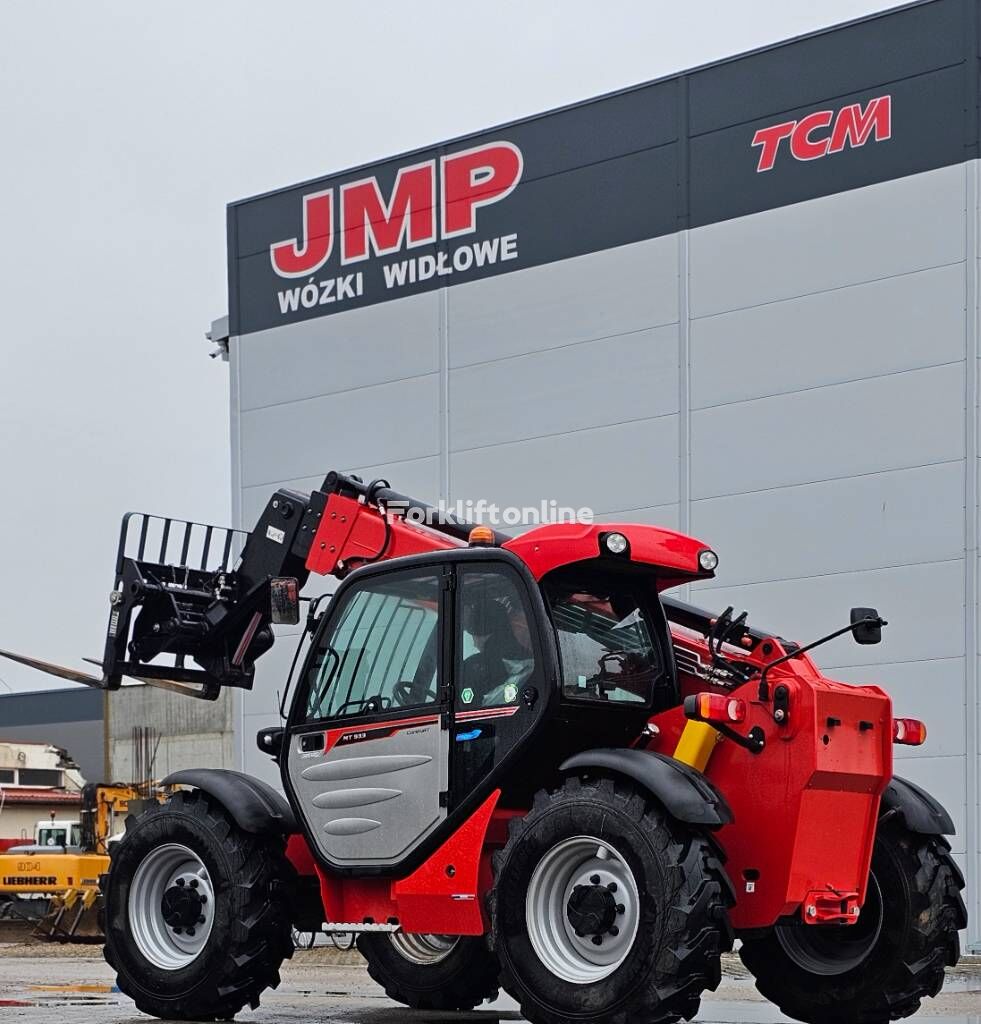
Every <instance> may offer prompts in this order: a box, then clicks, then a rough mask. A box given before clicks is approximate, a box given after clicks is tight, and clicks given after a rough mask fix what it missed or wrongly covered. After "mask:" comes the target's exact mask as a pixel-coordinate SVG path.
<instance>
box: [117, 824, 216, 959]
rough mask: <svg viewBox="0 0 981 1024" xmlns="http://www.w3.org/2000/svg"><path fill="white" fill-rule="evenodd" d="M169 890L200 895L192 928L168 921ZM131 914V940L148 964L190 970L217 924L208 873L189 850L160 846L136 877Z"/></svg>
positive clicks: (181, 847) (130, 893) (176, 845)
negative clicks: (166, 908) (166, 911)
mask: <svg viewBox="0 0 981 1024" xmlns="http://www.w3.org/2000/svg"><path fill="white" fill-rule="evenodd" d="M171 890H174V891H175V892H177V891H180V890H185V891H188V892H193V893H195V894H196V896H197V899H198V902H199V907H198V908H197V910H198V913H197V915H196V917H195V920H194V923H193V924H190V923H188V924H184V923H181V924H177V925H172V924H168V923H167V920H166V919H165V917H164V897H165V895H166V894H167V893H169V892H170V891H171ZM128 911H129V925H130V931H131V932H132V933H133V941H134V942H135V943H136V948H137V949H138V950H139V951H140V953H141V954H142V955H143V956H144V957H146V959H147V960H149V961H150V963H152V964H153V965H154V966H156V967H160V968H162V969H163V970H165V971H177V970H180V969H181V968H182V967H187V965H188V964H190V963H192V962H193V961H194V960H196V959H197V958H198V956H199V955H200V953H201V951H202V950H203V949H204V947H205V944H206V943H207V941H208V937H209V936H210V935H211V928H212V926H213V925H214V920H215V892H214V886H213V885H212V882H211V876H210V875H209V874H208V869H207V868H206V867H205V866H204V864H203V863H202V861H201V858H200V857H198V855H197V854H196V853H194V852H193V851H192V850H190V849H189V848H188V847H186V846H181V845H180V844H178V843H167V844H166V845H165V846H160V847H157V849H155V850H152V851H151V852H150V853H148V854H147V855H146V857H144V858H143V861H142V862H141V863H140V866H139V867H138V868H137V869H136V873H135V874H134V875H133V881H132V883H131V884H130V889H129V904H128ZM201 918H204V920H203V921H202V920H201Z"/></svg>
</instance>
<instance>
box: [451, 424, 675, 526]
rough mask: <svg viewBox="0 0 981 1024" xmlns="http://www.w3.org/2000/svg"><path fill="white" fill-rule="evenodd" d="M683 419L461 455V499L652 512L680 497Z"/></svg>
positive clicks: (456, 485) (457, 467) (454, 474)
mask: <svg viewBox="0 0 981 1024" xmlns="http://www.w3.org/2000/svg"><path fill="white" fill-rule="evenodd" d="M677 463H678V417H677V416H662V417H660V418H658V419H654V420H644V421H641V422H639V423H628V424H625V425H622V426H615V427H600V428H598V429H596V430H580V431H576V432H575V433H572V434H562V435H560V436H558V437H545V438H539V439H537V440H534V441H519V442H516V443H514V444H505V445H496V446H495V447H493V448H478V449H475V450H474V451H469V452H463V453H459V454H454V455H453V456H451V459H450V481H451V493H452V497H453V498H455V499H463V500H466V499H470V500H479V499H480V498H485V499H487V500H488V501H494V502H497V503H498V504H499V505H516V506H522V505H528V504H537V503H538V502H540V501H542V500H543V499H545V500H550V499H554V500H555V501H557V502H558V503H559V504H560V505H569V506H573V507H576V508H581V507H591V508H592V509H593V511H594V512H596V513H601V512H605V511H609V510H611V509H629V508H646V507H648V506H651V505H664V504H667V503H668V502H672V501H677V499H678V467H677Z"/></svg>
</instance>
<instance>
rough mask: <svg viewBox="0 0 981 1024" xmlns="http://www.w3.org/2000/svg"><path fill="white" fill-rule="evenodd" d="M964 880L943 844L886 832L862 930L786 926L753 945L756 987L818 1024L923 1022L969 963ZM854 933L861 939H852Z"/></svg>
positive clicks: (746, 956)
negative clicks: (930, 1003)
mask: <svg viewBox="0 0 981 1024" xmlns="http://www.w3.org/2000/svg"><path fill="white" fill-rule="evenodd" d="M963 888H964V878H963V876H962V875H961V873H960V871H959V870H958V868H957V865H956V864H954V862H953V860H952V859H951V856H950V845H949V844H948V843H947V842H946V840H944V839H943V838H942V837H941V836H923V835H917V834H915V833H913V832H910V831H908V830H907V829H906V828H905V826H903V824H902V823H901V821H899V820H898V819H891V820H886V821H883V822H881V823H880V825H879V831H878V834H877V836H876V840H875V848H874V851H873V854H872V871H871V878H870V882H869V893H868V896H867V898H866V904H865V907H863V910H862V914H861V915H860V917H859V919H858V921H857V922H856V923H855V924H854V925H849V926H847V927H843V926H827V927H824V928H822V927H820V926H807V925H804V924H801V923H798V922H793V923H787V924H782V925H778V926H777V927H776V928H773V929H771V930H770V931H769V932H767V933H766V934H765V935H763V936H761V937H759V938H753V939H746V940H744V941H743V944H742V948H741V949H740V956H741V957H742V960H743V963H744V964H745V965H746V966H747V967H748V968H749V970H750V971H751V972H752V974H753V975H754V976H755V978H756V987H757V988H758V989H759V990H760V992H761V993H762V994H763V995H764V996H766V998H767V999H769V1000H770V1001H771V1002H773V1003H776V1005H777V1006H779V1007H780V1009H781V1010H782V1011H783V1012H784V1013H785V1014H787V1016H789V1017H795V1018H797V1020H802V1021H807V1022H809V1024H879V1022H885V1021H889V1020H897V1019H899V1018H900V1017H908V1016H909V1015H910V1014H912V1013H915V1012H916V1011H917V1010H918V1009H919V1006H920V1000H921V999H922V998H923V997H924V996H935V995H936V994H937V993H938V992H939V991H940V988H941V986H942V985H943V982H944V967H945V966H949V965H953V964H955V963H957V959H958V957H959V956H960V942H959V940H958V936H957V932H958V929H960V928H964V927H965V926H966V925H967V913H966V911H965V909H964V902H963V900H962V899H961V889H963ZM853 930H854V931H853Z"/></svg>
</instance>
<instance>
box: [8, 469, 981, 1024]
mask: <svg viewBox="0 0 981 1024" xmlns="http://www.w3.org/2000/svg"><path fill="white" fill-rule="evenodd" d="M434 512H435V510H433V509H432V508H429V507H428V506H426V505H423V504H422V503H420V502H418V501H416V500H413V499H410V498H406V497H405V496H403V495H401V494H398V493H396V492H394V491H393V490H392V489H391V488H390V487H389V486H388V484H387V482H385V481H374V482H372V483H370V484H365V483H363V482H362V481H361V480H359V479H357V478H355V477H350V476H344V475H341V474H338V473H331V474H329V475H328V476H327V478H326V480H325V481H324V483H323V485H322V487H321V489H320V490H317V491H314V492H313V493H312V494H300V493H297V492H294V491H291V490H279V491H277V492H276V493H275V494H274V495H273V496H272V497H271V498H270V500H269V503H268V504H267V506H266V508H265V511H264V512H263V513H262V516H261V517H260V519H259V522H258V524H257V525H256V527H255V529H254V530H253V531H252V532H251V533H249V534H248V535H243V536H242V538H241V540H244V549H243V550H242V553H241V557H240V558H239V559H238V561H237V562H236V563H235V564H234V566H233V564H232V556H233V553H234V550H235V547H236V537H235V532H234V531H231V530H221V529H218V528H216V527H210V526H202V525H199V524H192V523H187V522H182V521H177V520H170V519H157V518H155V517H151V516H146V515H131V516H128V517H127V518H126V519H125V520H124V524H123V535H122V539H121V542H120V549H119V559H118V564H117V571H116V585H115V588H114V590H113V591H112V595H111V612H110V620H109V630H108V638H107V642H106V648H105V656H104V662H103V672H104V674H103V677H102V678H101V679H97V678H95V677H88V676H85V675H84V674H82V673H78V672H75V671H73V670H71V669H63V668H60V667H58V666H52V665H49V664H47V663H43V662H37V661H34V660H33V659H30V658H20V659H19V660H21V661H24V662H26V663H28V664H32V665H34V666H35V667H39V668H43V669H45V670H47V671H53V672H55V673H56V674H59V675H61V676H63V677H66V678H72V679H76V680H78V681H80V682H87V683H89V684H90V685H98V686H104V687H108V688H114V687H118V686H119V685H120V681H121V679H122V678H123V676H131V677H135V678H138V679H143V680H146V681H149V682H154V683H157V684H158V685H164V686H166V687H168V688H170V689H175V690H178V691H183V692H186V693H192V694H195V695H197V696H200V697H204V698H214V697H215V696H217V694H218V693H219V692H220V690H221V688H222V687H224V686H233V687H243V688H246V689H248V688H249V687H251V685H252V682H253V672H254V663H255V660H256V659H257V658H258V657H259V656H260V655H262V654H263V653H264V652H265V651H267V650H268V649H269V647H270V646H271V644H272V642H273V629H272V627H273V625H274V624H275V623H277V622H280V623H294V624H295V623H298V622H299V604H298V600H299V591H300V589H301V588H302V587H303V586H304V585H305V583H306V582H307V580H308V577H309V576H310V575H311V574H319V575H327V576H334V577H336V578H338V579H340V580H341V581H342V582H341V583H340V584H339V586H338V587H337V589H336V592H335V593H334V594H333V596H332V597H331V598H330V599H329V603H325V602H324V601H323V600H322V599H321V598H320V597H315V598H314V599H313V600H312V601H311V603H310V605H309V609H308V614H307V616H306V628H305V630H303V631H302V633H303V636H302V637H301V639H300V641H299V647H298V648H297V652H296V658H294V668H295V666H296V664H297V660H298V658H299V655H300V652H301V650H303V649H304V648H305V649H306V655H305V659H304V661H303V664H302V668H301V670H300V672H299V674H298V676H297V681H296V683H295V685H294V686H293V696H292V699H291V700H289V701H288V703H287V697H286V696H285V693H286V692H288V689H289V687H288V682H287V684H286V685H287V689H286V691H284V697H283V701H282V704H281V711H282V714H283V718H284V724H283V726H282V727H279V728H268V729H263V730H262V731H261V732H260V733H259V736H258V744H259V747H260V749H261V750H263V751H265V752H266V753H268V754H269V755H270V757H272V758H273V759H274V760H275V762H276V763H277V765H278V768H279V772H280V778H281V781H282V788H283V790H284V791H285V793H286V797H285V799H284V798H283V797H282V796H281V795H280V794H279V792H278V791H276V790H275V789H273V788H272V787H270V786H269V785H267V784H265V783H263V782H260V781H258V780H256V779H252V778H249V777H247V776H245V775H242V774H239V773H237V772H231V771H218V770H203V769H202V770H194V769H190V770H185V771H179V772H177V773H176V774H174V775H171V776H170V777H169V778H168V779H166V780H165V781H166V782H167V783H170V784H174V785H178V786H181V787H184V788H182V789H180V790H179V791H178V792H177V793H175V795H173V796H172V797H171V798H170V799H169V800H168V801H167V803H165V804H163V805H161V806H150V807H148V808H147V809H146V810H145V811H144V813H143V814H141V815H139V816H138V817H137V816H134V817H131V818H130V819H129V821H128V822H127V832H126V835H125V838H124V839H123V840H122V841H121V842H119V843H118V844H116V845H115V847H114V849H113V851H112V862H111V868H110V870H109V873H108V878H107V879H106V882H105V886H104V890H105V898H106V908H105V917H106V920H105V928H106V950H105V952H106V959H107V960H108V961H109V963H110V964H111V965H112V966H113V967H114V968H115V970H116V971H117V974H118V983H119V987H120V989H121V990H122V991H123V992H125V993H127V994H128V995H129V996H131V997H132V999H133V1000H134V1001H135V1002H136V1004H137V1006H138V1007H139V1008H140V1009H141V1010H143V1011H145V1012H146V1013H149V1014H153V1015H155V1016H157V1017H162V1018H167V1019H196V1020H209V1019H222V1018H228V1017H231V1016H232V1015H233V1014H235V1013H236V1012H237V1011H238V1010H239V1009H241V1008H242V1007H243V1006H246V1005H250V1006H252V1007H255V1006H256V1005H258V1002H259V997H260V994H261V993H262V991H263V990H264V989H266V988H267V987H269V986H275V985H276V984H277V983H278V981H279V973H278V971H279V968H280V964H281V963H282V961H283V958H284V957H288V956H289V955H290V954H291V952H292V944H291V927H296V928H299V929H300V930H303V931H310V930H311V929H316V930H320V929H323V930H326V931H328V932H345V933H347V932H356V933H358V948H359V949H360V950H361V952H362V953H363V955H364V957H365V959H366V960H367V962H368V970H369V972H370V973H371V976H372V977H373V978H374V979H375V980H376V981H378V982H379V983H380V984H381V985H382V986H383V987H384V989H385V991H386V992H387V993H388V995H389V996H390V997H391V998H392V999H395V1000H398V1001H400V1002H402V1003H405V1004H407V1005H409V1006H413V1007H420V1008H429V1009H442V1010H460V1009H467V1008H470V1007H473V1006H475V1005H477V1004H479V1003H480V1002H482V1001H483V1000H485V999H489V998H492V997H493V996H494V995H495V994H496V992H497V990H498V986H499V985H501V986H503V987H504V989H506V990H507V991H508V992H509V993H510V994H511V995H512V996H513V997H514V998H515V999H516V1000H517V1001H518V1002H519V1003H520V1005H521V1010H522V1013H523V1014H524V1015H525V1016H526V1017H527V1018H528V1019H529V1020H530V1021H533V1022H536V1024H565V1022H570V1021H573V1022H578V1024H625V1022H628V1021H629V1022H631V1024H633V1022H638V1024H639V1022H651V1021H671V1020H677V1019H678V1018H682V1017H683V1018H686V1019H687V1018H691V1017H692V1016H693V1015H694V1014H695V1012H696V1011H697V1009H698V1005H699V996H700V994H701V992H702V991H703V990H704V989H706V988H708V989H714V988H715V987H716V986H717V985H718V983H719V979H720V960H719V957H720V954H721V953H722V952H724V951H726V950H729V949H730V948H731V946H732V943H733V939H734V937H738V938H739V939H740V940H741V949H740V954H741V956H742V959H743V961H744V962H745V964H746V966H747V967H748V968H749V970H750V971H751V972H752V973H753V975H754V976H755V978H756V982H757V985H758V987H759V989H760V991H761V992H762V993H763V994H764V995H765V996H767V997H768V998H769V999H771V1000H772V1001H773V1002H775V1003H776V1004H778V1005H779V1006H780V1007H781V1009H782V1010H783V1011H784V1012H785V1013H787V1014H789V1015H791V1016H793V1017H796V1018H798V1019H800V1020H804V1021H813V1022H819V1024H831V1022H834V1024H846V1022H862V1024H873V1022H878V1021H888V1020H890V1019H895V1018H899V1017H905V1016H908V1015H909V1014H911V1013H913V1012H914V1011H915V1010H916V1009H917V1007H918V1006H919V1005H920V1000H921V998H922V997H924V996H933V995H936V994H937V992H938V991H939V990H940V987H941V985H942V984H943V980H944V967H945V966H946V965H949V964H953V963H954V962H955V961H956V960H957V958H958V953H959V946H958V929H961V928H964V927H965V924H966V914H965V909H964V904H963V902H962V899H961V895H960V890H961V889H962V887H963V879H962V877H961V874H960V872H959V871H958V869H957V867H956V866H955V864H954V862H953V860H952V859H951V855H950V847H949V845H948V843H947V841H946V839H945V838H944V836H945V835H949V834H951V833H952V832H953V825H952V824H951V820H950V817H949V815H948V814H947V812H946V811H945V810H944V809H943V807H941V806H940V804H939V803H938V802H937V801H936V800H935V799H934V798H933V797H931V796H929V795H928V794H926V793H925V792H923V791H922V790H921V789H919V788H917V787H916V786H914V785H913V784H912V783H909V782H905V781H903V780H902V779H899V778H895V777H894V776H893V774H892V749H893V744H894V743H913V744H916V743H921V742H922V741H923V739H924V736H925V729H924V726H923V725H922V724H921V723H920V722H918V721H915V720H912V719H895V718H893V715H892V705H891V703H890V700H889V697H888V695H887V694H886V693H885V692H884V691H883V690H881V689H879V688H878V687H876V686H846V685H843V684H841V683H837V682H833V681H831V680H830V679H827V678H825V677H824V676H823V675H822V674H821V673H820V672H819V671H818V669H817V668H816V666H815V664H814V662H813V661H812V660H811V659H810V658H809V657H808V655H807V651H808V650H809V649H810V648H811V647H812V646H814V644H810V645H807V646H803V647H802V646H799V645H797V644H795V643H792V642H790V641H787V640H784V639H782V638H781V637H779V636H777V635H775V634H772V633H770V632H768V631H766V630H762V629H757V628H753V627H751V626H750V625H749V624H748V623H747V620H746V614H745V613H743V614H740V615H733V613H732V610H731V609H727V610H726V611H724V612H722V613H720V614H711V613H708V612H705V611H701V610H699V609H697V608H694V607H691V606H690V605H687V604H684V603H682V602H679V601H677V600H674V599H672V598H669V597H667V596H665V592H666V591H668V590H669V589H670V588H672V587H677V586H679V585H681V584H685V583H689V582H692V581H696V580H704V579H709V578H712V577H713V575H714V570H715V568H716V565H717V562H718V559H717V558H716V555H715V554H714V553H713V552H712V550H711V549H710V548H708V547H707V546H706V545H705V544H702V543H701V542H700V541H698V540H695V539H694V538H691V537H687V536H684V535H682V534H680V533H675V532H673V531H670V530H662V529H658V528H656V527H653V526H642V525H635V524H630V523H623V524H605V525H584V524H554V525H548V526H541V527H538V528H536V529H532V530H530V531H529V532H527V533H524V534H522V535H521V536H518V537H515V538H513V539H512V538H508V537H506V536H503V535H501V534H498V533H496V532H495V531H493V530H491V529H490V528H489V527H486V526H477V527H474V528H472V527H471V525H470V524H465V523H461V522H459V521H457V520H453V519H451V518H450V517H446V516H443V517H439V516H437V517H435V518H434V517H433V513H434ZM419 520H426V522H428V525H427V524H426V523H423V522H419ZM178 550H179V555H177V554H174V555H173V556H171V555H170V554H168V552H171V551H174V552H176V551H178ZM882 625H884V623H883V621H882V620H881V619H880V618H879V616H878V613H877V612H876V611H875V610H873V609H853V611H852V622H851V625H849V626H846V627H845V628H844V629H842V630H840V631H839V632H838V633H836V634H832V636H837V635H839V634H843V633H847V632H851V633H852V634H853V636H854V639H855V640H857V641H858V642H859V643H875V642H878V640H879V639H880V630H881V627H882ZM823 639H831V637H825V638H823ZM819 642H823V641H817V642H816V643H819ZM189 659H190V662H193V663H194V664H193V665H192V664H191V663H190V662H189ZM165 662H166V663H165ZM291 675H292V672H291Z"/></svg>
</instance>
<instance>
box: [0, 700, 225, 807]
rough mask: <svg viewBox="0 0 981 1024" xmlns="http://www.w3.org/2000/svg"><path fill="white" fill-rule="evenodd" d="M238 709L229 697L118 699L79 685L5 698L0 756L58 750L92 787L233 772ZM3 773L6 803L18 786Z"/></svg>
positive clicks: (0, 716) (0, 715)
mask: <svg viewBox="0 0 981 1024" xmlns="http://www.w3.org/2000/svg"><path fill="white" fill-rule="evenodd" d="M233 707H234V704H233V702H232V700H231V697H230V695H228V694H225V695H223V696H222V697H221V698H220V699H219V700H217V701H215V702H214V703H208V704H200V703H198V702H193V703H192V702H190V701H179V700H173V699H172V697H170V696H169V695H168V694H166V693H164V692H162V691H160V690H155V689H153V688H152V687H149V686H144V685H142V684H135V685H133V684H128V685H126V686H124V687H123V688H122V689H120V690H116V691H114V692H111V693H104V692H101V691H99V690H95V689H86V688H85V687H81V686H74V687H70V688H68V689H58V690H41V691H39V692H37V693H12V694H2V695H0V751H2V749H3V747H4V746H5V745H6V744H9V743H35V744H38V743H40V744H45V745H51V746H54V747H59V748H61V749H63V750H65V751H66V752H67V754H68V756H69V757H70V759H71V760H72V762H74V763H75V764H77V765H78V769H79V771H80V772H81V775H82V776H83V777H84V779H85V780H86V781H88V782H137V781H143V780H142V779H140V778H138V776H139V774H140V773H141V772H146V773H148V774H149V775H150V776H151V777H152V778H157V779H160V778H163V777H164V776H165V775H167V774H168V773H169V772H173V771H177V769H178V768H185V767H187V766H188V765H189V764H193V765H195V766H200V767H205V768H230V767H232V766H233V764H234V763H235V753H234V736H233ZM0 761H2V758H0ZM3 767H4V765H3V764H0V799H2V796H3V790H4V787H5V786H9V785H10V784H11V781H10V780H9V779H7V778H6V777H5V776H4V774H3ZM22 796H23V794H22V795H21V797H22ZM76 802H77V801H76Z"/></svg>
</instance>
